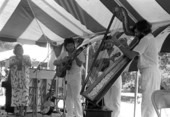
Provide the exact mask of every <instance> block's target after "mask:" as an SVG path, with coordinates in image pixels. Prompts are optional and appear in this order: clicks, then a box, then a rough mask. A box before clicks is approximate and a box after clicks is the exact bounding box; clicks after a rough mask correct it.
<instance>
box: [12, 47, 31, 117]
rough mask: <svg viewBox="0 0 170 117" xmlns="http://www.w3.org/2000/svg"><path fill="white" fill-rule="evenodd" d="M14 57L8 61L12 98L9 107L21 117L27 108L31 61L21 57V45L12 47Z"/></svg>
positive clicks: (24, 56)
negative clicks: (13, 108)
mask: <svg viewBox="0 0 170 117" xmlns="http://www.w3.org/2000/svg"><path fill="white" fill-rule="evenodd" d="M13 52H14V55H15V56H12V57H10V59H9V68H10V74H11V86H12V98H11V101H12V103H11V106H13V107H15V110H18V112H16V111H15V114H17V115H19V116H21V117H23V116H24V110H25V109H24V108H25V107H27V106H28V103H29V102H28V97H29V68H30V67H31V60H30V57H29V56H26V55H23V53H24V50H23V47H22V45H20V44H17V45H16V46H15V47H14V51H13Z"/></svg>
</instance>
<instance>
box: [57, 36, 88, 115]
mask: <svg viewBox="0 0 170 117" xmlns="http://www.w3.org/2000/svg"><path fill="white" fill-rule="evenodd" d="M64 47H65V50H66V51H65V52H63V53H62V54H61V55H60V56H59V58H58V59H57V60H55V61H54V65H56V66H60V65H61V63H63V62H64V61H68V60H69V59H70V58H69V57H70V56H72V54H73V52H75V42H74V40H73V39H72V38H67V39H65V41H64ZM84 62H85V57H84V54H83V53H80V54H79V55H78V56H77V57H75V59H74V60H73V61H72V62H71V68H70V70H67V72H66V76H65V78H66V81H67V95H66V110H67V114H66V117H74V116H76V117H83V112H82V111H83V110H82V104H81V95H80V90H81V80H82V79H81V77H82V75H81V69H82V64H83V63H84ZM59 72H60V71H59Z"/></svg>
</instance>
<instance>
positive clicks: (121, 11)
mask: <svg viewBox="0 0 170 117" xmlns="http://www.w3.org/2000/svg"><path fill="white" fill-rule="evenodd" d="M114 13H115V14H116V16H117V17H118V18H119V19H120V20H121V21H122V23H123V29H124V32H125V34H126V35H130V36H134V32H133V31H132V30H131V29H130V25H129V18H128V13H127V11H126V9H125V8H123V7H115V9H114Z"/></svg>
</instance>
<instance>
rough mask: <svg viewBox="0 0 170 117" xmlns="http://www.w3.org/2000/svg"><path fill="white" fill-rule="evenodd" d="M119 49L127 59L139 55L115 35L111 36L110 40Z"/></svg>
mask: <svg viewBox="0 0 170 117" xmlns="http://www.w3.org/2000/svg"><path fill="white" fill-rule="evenodd" d="M111 41H112V42H113V43H114V44H115V45H116V46H117V47H118V48H119V49H120V50H121V51H122V53H123V54H124V55H126V56H127V57H128V58H129V59H133V58H135V57H136V56H139V53H138V52H136V51H132V50H130V48H129V47H126V46H124V45H123V44H122V43H121V42H120V41H119V40H118V39H117V38H116V36H113V37H112V40H111Z"/></svg>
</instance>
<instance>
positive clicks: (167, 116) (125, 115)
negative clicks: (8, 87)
mask: <svg viewBox="0 0 170 117" xmlns="http://www.w3.org/2000/svg"><path fill="white" fill-rule="evenodd" d="M133 95H134V94H132V93H127V94H122V101H121V110H120V117H140V114H141V111H140V106H141V96H140V95H139V98H138V101H137V105H136V116H134V98H133ZM4 99H5V98H4V96H0V105H2V104H4ZM0 117H6V113H5V112H4V110H1V113H0ZM8 117H15V116H14V115H11V114H10V115H8ZM26 117H61V114H59V113H58V114H53V115H52V116H46V115H44V116H43V115H41V114H37V116H36V115H33V114H32V113H28V114H27V115H26ZM162 117H170V109H164V110H163V111H162Z"/></svg>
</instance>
